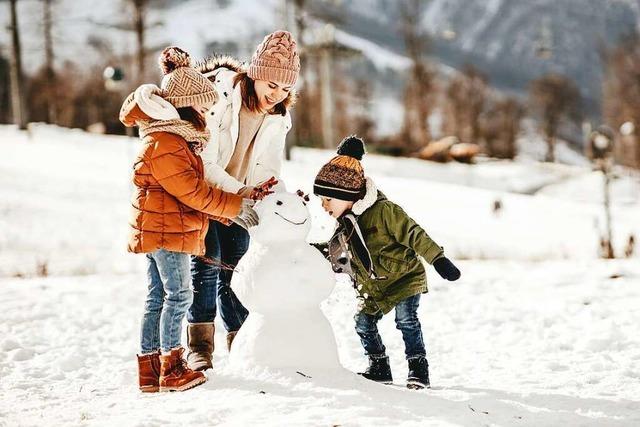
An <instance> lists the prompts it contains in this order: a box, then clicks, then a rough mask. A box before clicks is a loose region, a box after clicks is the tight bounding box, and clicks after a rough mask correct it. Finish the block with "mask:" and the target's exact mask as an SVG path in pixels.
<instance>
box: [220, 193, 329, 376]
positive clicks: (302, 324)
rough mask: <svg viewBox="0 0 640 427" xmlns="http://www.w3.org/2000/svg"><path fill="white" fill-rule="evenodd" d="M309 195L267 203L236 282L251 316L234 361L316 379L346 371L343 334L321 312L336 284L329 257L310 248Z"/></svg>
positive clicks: (233, 352) (235, 345)
mask: <svg viewBox="0 0 640 427" xmlns="http://www.w3.org/2000/svg"><path fill="white" fill-rule="evenodd" d="M307 201H308V197H302V193H301V192H298V194H292V193H286V192H278V193H274V194H271V195H269V196H267V197H266V198H264V199H263V200H262V201H260V202H259V203H258V204H257V205H256V206H255V210H256V212H257V213H258V215H259V217H260V224H259V225H258V226H257V227H254V228H252V229H251V244H250V246H249V250H248V251H247V253H246V254H245V256H244V257H243V258H242V259H241V260H240V262H239V263H238V266H237V268H236V271H237V274H234V275H233V279H232V284H231V286H232V287H233V289H234V291H235V292H236V295H237V296H238V298H239V299H240V301H242V303H243V304H244V305H245V306H246V307H247V309H248V310H249V316H248V317H247V319H246V320H245V322H244V324H243V325H242V328H240V331H239V332H238V335H237V336H236V338H235V340H234V341H233V346H232V348H231V353H230V355H229V361H230V363H231V364H232V366H235V367H241V368H253V367H266V368H269V369H275V370H278V371H280V372H282V373H285V374H291V375H295V374H299V375H303V376H309V377H313V376H315V375H322V373H323V372H325V373H326V372H328V371H332V370H333V371H335V370H337V369H342V368H341V366H340V362H339V360H338V352H337V347H336V341H335V336H334V335H333V330H332V329H331V325H330V324H329V321H328V320H327V318H326V317H325V316H324V314H323V313H322V311H321V310H320V303H321V302H322V301H323V300H324V299H326V298H327V297H328V296H329V294H330V293H331V291H332V290H333V288H334V286H335V283H336V282H335V275H334V273H333V270H332V269H331V266H330V264H329V263H328V262H327V261H326V260H325V259H324V257H323V256H322V254H321V253H320V252H319V251H318V250H317V249H315V248H313V247H312V246H310V245H309V244H308V243H307V242H306V240H305V239H306V236H307V234H308V233H309V231H310V229H311V224H310V222H311V219H310V216H309V210H308V208H307Z"/></svg>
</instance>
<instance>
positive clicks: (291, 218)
mask: <svg viewBox="0 0 640 427" xmlns="http://www.w3.org/2000/svg"><path fill="white" fill-rule="evenodd" d="M308 200H309V198H308V197H306V196H304V195H303V194H302V192H300V191H299V192H298V193H297V194H294V193H286V192H277V193H274V194H271V195H269V196H267V197H265V198H264V199H262V201H260V202H259V203H258V204H256V206H255V210H256V212H257V213H258V216H259V217H260V224H259V225H258V226H257V227H255V228H253V229H252V230H251V231H252V233H251V237H252V238H254V239H256V240H258V241H260V242H261V243H264V244H268V243H270V242H282V241H287V240H303V241H304V240H305V239H306V237H307V234H309V231H310V230H311V219H310V216H309V209H308V208H307V202H308Z"/></svg>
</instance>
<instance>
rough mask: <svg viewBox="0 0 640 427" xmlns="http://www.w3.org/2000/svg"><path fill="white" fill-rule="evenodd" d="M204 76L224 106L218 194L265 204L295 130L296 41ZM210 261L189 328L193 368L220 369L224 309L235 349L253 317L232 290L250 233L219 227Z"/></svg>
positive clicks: (216, 138)
mask: <svg viewBox="0 0 640 427" xmlns="http://www.w3.org/2000/svg"><path fill="white" fill-rule="evenodd" d="M198 69H199V70H200V71H201V72H202V73H203V75H204V76H206V77H208V78H209V80H211V81H212V82H213V84H214V85H215V87H216V90H217V92H218V94H219V95H220V101H219V102H218V103H217V104H216V105H215V106H214V107H213V108H212V109H211V110H209V112H208V113H207V124H208V127H209V129H210V130H211V143H210V144H209V145H208V147H207V148H206V149H205V150H204V151H203V152H202V155H201V156H202V159H203V161H204V167H205V177H206V179H207V180H208V181H209V182H210V183H211V184H212V185H215V186H216V187H218V188H220V189H222V190H224V191H228V192H230V193H235V194H238V195H241V196H243V197H249V198H251V199H254V200H257V199H260V198H262V197H264V195H266V194H268V193H269V192H270V190H271V188H272V187H273V188H274V189H283V188H284V186H283V185H282V184H281V183H279V182H278V178H279V176H280V170H281V167H282V161H283V158H284V147H285V138H286V135H287V132H288V131H289V129H290V128H291V117H290V114H289V111H288V109H289V107H290V106H291V105H292V104H293V102H294V100H295V93H294V90H293V86H294V85H295V83H296V80H297V78H298V74H299V71H300V60H299V57H298V53H297V51H296V42H295V40H294V39H293V37H292V36H291V34H290V33H288V32H286V31H276V32H274V33H272V34H269V35H268V36H266V37H265V38H264V40H263V41H262V43H260V45H259V46H258V48H257V49H256V51H255V53H254V54H253V57H252V58H251V63H250V64H249V67H248V68H245V67H243V65H242V64H241V63H239V62H238V61H236V60H234V59H232V58H229V57H218V58H213V59H211V60H209V61H207V62H205V63H204V64H201V65H200V66H199V67H198ZM205 245H206V255H205V256H204V257H194V259H193V262H192V276H193V287H194V299H193V304H192V305H191V307H190V308H189V311H188V313H187V320H188V322H189V324H188V328H187V337H188V343H189V350H190V353H189V356H188V360H189V365H190V366H191V368H193V369H195V370H205V369H208V368H211V367H212V362H211V358H212V353H213V347H214V346H213V337H214V318H215V316H216V311H217V310H219V312H220V316H221V317H222V321H223V323H224V327H225V329H226V330H227V348H228V349H230V348H231V343H232V342H233V338H234V337H235V335H236V333H237V332H238V330H239V329H240V326H242V323H243V322H244V320H245V318H246V317H247V315H248V312H247V310H246V308H245V307H244V306H243V305H242V303H241V302H240V301H239V300H238V298H237V297H236V295H235V294H234V293H233V291H232V290H231V287H230V283H231V277H232V273H233V268H234V267H235V265H236V264H237V263H238V261H239V260H240V258H241V257H242V256H243V255H244V254H245V253H246V251H247V248H248V246H249V234H248V232H247V231H246V230H245V229H244V228H243V227H242V226H240V225H238V224H235V223H230V222H229V221H224V220H223V221H217V220H212V221H211V223H210V226H209V231H208V233H207V237H206V241H205Z"/></svg>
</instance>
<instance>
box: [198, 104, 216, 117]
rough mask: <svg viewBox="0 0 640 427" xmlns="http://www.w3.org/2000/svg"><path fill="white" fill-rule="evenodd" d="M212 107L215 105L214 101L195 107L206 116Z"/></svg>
mask: <svg viewBox="0 0 640 427" xmlns="http://www.w3.org/2000/svg"><path fill="white" fill-rule="evenodd" d="M211 107H213V102H207V103H205V104H198V105H194V106H193V109H194V110H196V111H197V112H198V113H200V114H202V115H203V116H204V115H205V114H207V111H209V110H210V109H211Z"/></svg>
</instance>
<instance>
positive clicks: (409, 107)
mask: <svg viewBox="0 0 640 427" xmlns="http://www.w3.org/2000/svg"><path fill="white" fill-rule="evenodd" d="M399 5H400V6H399V7H400V16H401V19H402V28H401V30H402V36H403V38H404V44H405V50H406V53H407V56H409V58H410V59H411V64H412V65H411V69H410V71H409V79H408V80H407V84H406V85H405V90H404V105H405V111H404V123H403V132H402V133H403V136H404V138H405V139H406V142H407V145H408V147H407V149H408V151H414V150H416V149H418V148H420V147H422V146H424V145H425V144H427V143H428V142H430V141H431V133H430V130H429V123H428V118H429V114H430V113H431V104H432V100H433V96H432V95H433V90H434V86H435V85H434V78H435V73H434V71H433V70H432V69H431V67H430V65H429V64H428V62H427V61H426V58H425V51H426V50H427V48H428V37H427V35H426V33H425V31H424V30H423V29H422V27H421V23H422V17H423V16H424V2H423V1H421V0H401V1H400V3H399Z"/></svg>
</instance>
